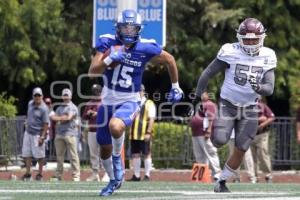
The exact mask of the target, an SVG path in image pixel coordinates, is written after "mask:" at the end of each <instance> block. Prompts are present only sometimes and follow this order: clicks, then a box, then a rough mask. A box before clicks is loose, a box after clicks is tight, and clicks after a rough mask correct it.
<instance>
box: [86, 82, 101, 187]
mask: <svg viewBox="0 0 300 200" xmlns="http://www.w3.org/2000/svg"><path fill="white" fill-rule="evenodd" d="M101 91H102V87H101V86H100V85H98V84H94V85H93V86H92V94H93V98H92V99H91V100H90V101H89V102H87V104H86V106H85V108H84V111H83V114H82V119H83V120H85V121H86V122H87V123H88V125H87V128H88V135H87V142H88V145H89V152H90V162H91V168H92V170H93V173H92V174H91V176H89V177H88V178H87V179H86V181H100V178H99V174H98V173H99V164H100V157H99V156H100V146H99V144H98V143H97V139H96V132H97V127H96V118H97V111H98V108H99V106H100V104H101V98H100V94H101Z"/></svg>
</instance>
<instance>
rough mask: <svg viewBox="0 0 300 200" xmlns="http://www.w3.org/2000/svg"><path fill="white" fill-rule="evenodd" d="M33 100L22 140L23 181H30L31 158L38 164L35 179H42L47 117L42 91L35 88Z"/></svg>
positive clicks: (29, 104) (28, 111)
mask: <svg viewBox="0 0 300 200" xmlns="http://www.w3.org/2000/svg"><path fill="white" fill-rule="evenodd" d="M32 96H33V100H31V101H30V102H29V103H28V110H27V121H26V130H25V133H24V138H23V146H22V156H23V158H24V159H25V165H26V173H25V174H24V175H23V177H22V179H23V180H31V172H30V168H31V162H32V158H35V159H37V161H38V163H39V169H38V174H37V175H36V177H35V179H36V180H38V181H40V180H42V179H43V175H42V173H43V166H44V161H45V139H46V136H47V130H48V124H49V115H48V109H47V106H46V105H45V103H44V101H43V92H42V89H41V88H39V87H37V88H34V89H33V92H32Z"/></svg>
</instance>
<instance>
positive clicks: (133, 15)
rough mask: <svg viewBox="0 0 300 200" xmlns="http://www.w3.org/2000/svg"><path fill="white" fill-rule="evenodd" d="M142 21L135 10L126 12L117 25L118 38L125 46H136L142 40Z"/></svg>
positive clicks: (122, 14) (121, 15) (120, 16)
mask: <svg viewBox="0 0 300 200" xmlns="http://www.w3.org/2000/svg"><path fill="white" fill-rule="evenodd" d="M141 30H142V19H141V16H140V14H138V13H137V12H136V11H135V10H124V11H123V12H122V13H120V14H119V16H118V19H117V23H116V37H117V38H118V39H119V40H120V41H121V42H122V43H123V44H125V45H128V44H134V43H136V42H137V41H138V40H139V38H140V33H141Z"/></svg>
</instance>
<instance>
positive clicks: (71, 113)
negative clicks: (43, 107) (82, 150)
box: [50, 88, 80, 181]
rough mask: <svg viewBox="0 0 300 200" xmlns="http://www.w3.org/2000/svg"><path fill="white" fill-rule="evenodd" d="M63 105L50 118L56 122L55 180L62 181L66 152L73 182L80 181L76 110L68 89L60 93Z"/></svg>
mask: <svg viewBox="0 0 300 200" xmlns="http://www.w3.org/2000/svg"><path fill="white" fill-rule="evenodd" d="M62 99H63V103H62V105H60V106H59V107H58V108H57V109H56V112H55V115H52V116H51V117H50V118H51V119H52V120H53V121H55V122H56V127H55V133H56V136H55V149H56V157H57V169H56V176H55V178H57V180H62V175H63V164H64V159H65V153H66V150H68V151H69V152H70V156H71V160H70V162H71V167H72V170H73V173H72V176H73V181H80V163H79V158H78V152H77V137H78V124H77V122H76V121H77V118H78V109H77V107H76V106H75V105H74V104H73V102H72V101H71V99H72V93H71V90H69V89H68V88H65V89H63V91H62Z"/></svg>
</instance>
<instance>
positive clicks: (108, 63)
mask: <svg viewBox="0 0 300 200" xmlns="http://www.w3.org/2000/svg"><path fill="white" fill-rule="evenodd" d="M103 62H104V63H105V64H106V66H109V65H110V64H111V63H112V62H113V60H112V59H111V58H110V57H109V56H107V57H106V58H104V60H103Z"/></svg>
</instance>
